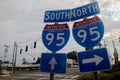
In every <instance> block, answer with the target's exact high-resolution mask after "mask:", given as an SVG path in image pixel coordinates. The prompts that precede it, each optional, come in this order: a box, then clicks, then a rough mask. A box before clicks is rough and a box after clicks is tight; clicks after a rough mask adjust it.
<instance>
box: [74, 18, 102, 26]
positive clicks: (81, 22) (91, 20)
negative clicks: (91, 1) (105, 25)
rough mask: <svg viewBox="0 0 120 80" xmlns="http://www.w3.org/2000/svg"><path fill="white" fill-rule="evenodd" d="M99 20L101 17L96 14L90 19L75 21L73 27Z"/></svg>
mask: <svg viewBox="0 0 120 80" xmlns="http://www.w3.org/2000/svg"><path fill="white" fill-rule="evenodd" d="M98 21H100V18H99V17H97V16H95V17H93V18H90V19H85V20H82V21H79V22H75V23H74V25H73V27H78V26H84V25H88V24H91V23H94V22H98Z"/></svg>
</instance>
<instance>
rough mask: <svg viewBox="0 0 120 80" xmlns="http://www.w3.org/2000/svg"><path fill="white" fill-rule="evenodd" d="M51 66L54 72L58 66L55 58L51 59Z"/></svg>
mask: <svg viewBox="0 0 120 80" xmlns="http://www.w3.org/2000/svg"><path fill="white" fill-rule="evenodd" d="M49 64H50V65H51V70H54V69H55V65H57V62H56V60H55V58H54V57H53V58H52V59H51V61H50V62H49Z"/></svg>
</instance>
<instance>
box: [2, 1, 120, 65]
mask: <svg viewBox="0 0 120 80" xmlns="http://www.w3.org/2000/svg"><path fill="white" fill-rule="evenodd" d="M97 1H98V4H99V7H100V14H98V16H99V17H100V18H101V19H102V21H103V23H104V28H105V35H104V39H105V40H106V43H107V44H108V45H107V48H108V50H109V55H112V53H113V47H112V43H111V40H115V45H116V47H117V50H118V52H120V43H119V42H118V38H119V36H120V0H97ZM89 2H90V0H52V1H51V0H0V55H1V56H2V55H4V49H5V47H4V45H9V46H10V47H9V51H8V53H7V57H6V60H10V61H11V59H12V54H13V45H14V41H16V42H17V44H18V56H17V63H21V62H22V59H23V57H25V58H26V60H28V61H33V60H32V59H33V57H35V58H37V57H39V56H40V55H41V53H43V52H50V51H49V50H47V49H46V47H45V46H44V45H43V43H42V39H41V36H42V34H41V33H42V31H43V28H44V26H45V25H46V24H47V23H44V13H45V11H47V10H61V9H73V8H76V7H80V6H82V5H85V4H89ZM67 23H68V25H69V27H70V31H72V26H73V23H74V22H67ZM34 41H37V47H36V48H35V49H33V48H32V47H31V46H32V45H33V44H32V43H33V42H34ZM26 45H29V47H30V48H29V50H28V52H24V51H23V53H22V54H21V55H20V54H19V49H20V48H22V49H25V46H26ZM73 50H75V51H78V52H80V51H83V50H84V48H83V47H81V46H80V45H78V44H77V43H76V42H75V40H74V39H73V36H72V33H71V34H70V39H69V42H68V43H67V44H66V46H65V47H64V48H63V49H61V50H60V51H58V52H60V53H68V52H70V51H73ZM1 59H3V58H1Z"/></svg>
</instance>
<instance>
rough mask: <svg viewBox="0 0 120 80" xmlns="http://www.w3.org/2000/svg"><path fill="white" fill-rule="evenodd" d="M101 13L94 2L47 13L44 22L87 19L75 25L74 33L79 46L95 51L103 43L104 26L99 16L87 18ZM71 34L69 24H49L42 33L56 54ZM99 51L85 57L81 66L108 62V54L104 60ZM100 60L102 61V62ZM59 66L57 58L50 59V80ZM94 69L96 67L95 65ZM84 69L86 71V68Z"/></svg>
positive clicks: (44, 39)
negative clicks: (94, 48)
mask: <svg viewBox="0 0 120 80" xmlns="http://www.w3.org/2000/svg"><path fill="white" fill-rule="evenodd" d="M99 13H100V10H99V6H98V3H97V2H96V1H93V2H91V3H90V4H87V5H84V6H81V7H77V8H74V9H66V10H52V11H46V12H45V16H44V22H54V23H58V22H69V21H74V20H78V19H83V18H86V19H84V20H83V21H80V22H75V23H74V26H73V30H72V33H73V37H74V39H75V41H76V42H77V43H78V44H80V45H81V46H83V47H85V48H86V50H90V49H93V47H94V46H96V45H97V44H98V43H99V42H100V41H101V39H102V37H103V34H104V25H103V23H102V21H101V20H100V18H99V17H97V16H95V17H92V18H89V19H87V17H89V16H93V15H96V14H99ZM69 34H70V32H69V28H68V25H67V24H51V25H48V24H47V25H46V26H45V28H44V30H43V33H42V40H43V43H44V45H45V46H46V48H47V49H49V50H50V51H52V52H53V54H54V53H55V52H56V51H58V50H60V49H62V48H63V47H64V46H65V45H66V43H67V41H68V39H69ZM102 50H103V51H104V53H105V54H106V53H107V52H106V49H102ZM99 51H101V50H97V51H96V50H95V53H94V51H91V52H90V53H94V54H91V55H90V56H87V57H85V59H82V61H83V62H82V63H81V64H85V65H87V64H92V63H95V61H96V60H97V61H98V62H96V65H100V64H103V63H104V62H107V61H108V60H107V61H104V60H106V59H104V58H105V57H106V55H107V54H106V55H104V56H102V57H103V58H102V57H100V56H101V55H97V54H99V53H100V52H99ZM96 52H97V53H96ZM87 54H89V52H87ZM54 55H55V54H54ZM79 55H80V54H79ZM79 55H78V56H79ZM42 56H44V55H42ZM49 58H50V57H49ZM44 59H45V58H43V60H42V63H44ZM98 59H100V61H99V60H98ZM79 61H81V59H79ZM48 63H49V64H48ZM79 63H80V62H79ZM57 64H58V63H57V60H56V58H55V57H52V58H50V59H49V60H48V62H47V65H49V68H48V69H50V70H48V71H47V72H51V77H50V80H53V79H54V73H56V71H55V72H54V71H53V72H52V71H51V70H55V69H56V68H57V67H56V66H57ZM108 64H109V63H108ZM42 65H44V64H41V66H42ZM94 67H96V66H95V65H94ZM107 67H108V66H107ZM84 69H86V67H85V66H84ZM87 69H88V71H90V70H89V68H87ZM87 69H86V70H87ZM98 70H101V69H98ZM41 71H43V72H44V69H42V70H41ZM93 71H94V70H93ZM94 75H95V80H98V75H97V72H94Z"/></svg>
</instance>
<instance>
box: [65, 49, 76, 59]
mask: <svg viewBox="0 0 120 80" xmlns="http://www.w3.org/2000/svg"><path fill="white" fill-rule="evenodd" d="M67 58H69V59H73V60H76V61H77V51H72V52H69V53H68V54H67Z"/></svg>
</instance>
